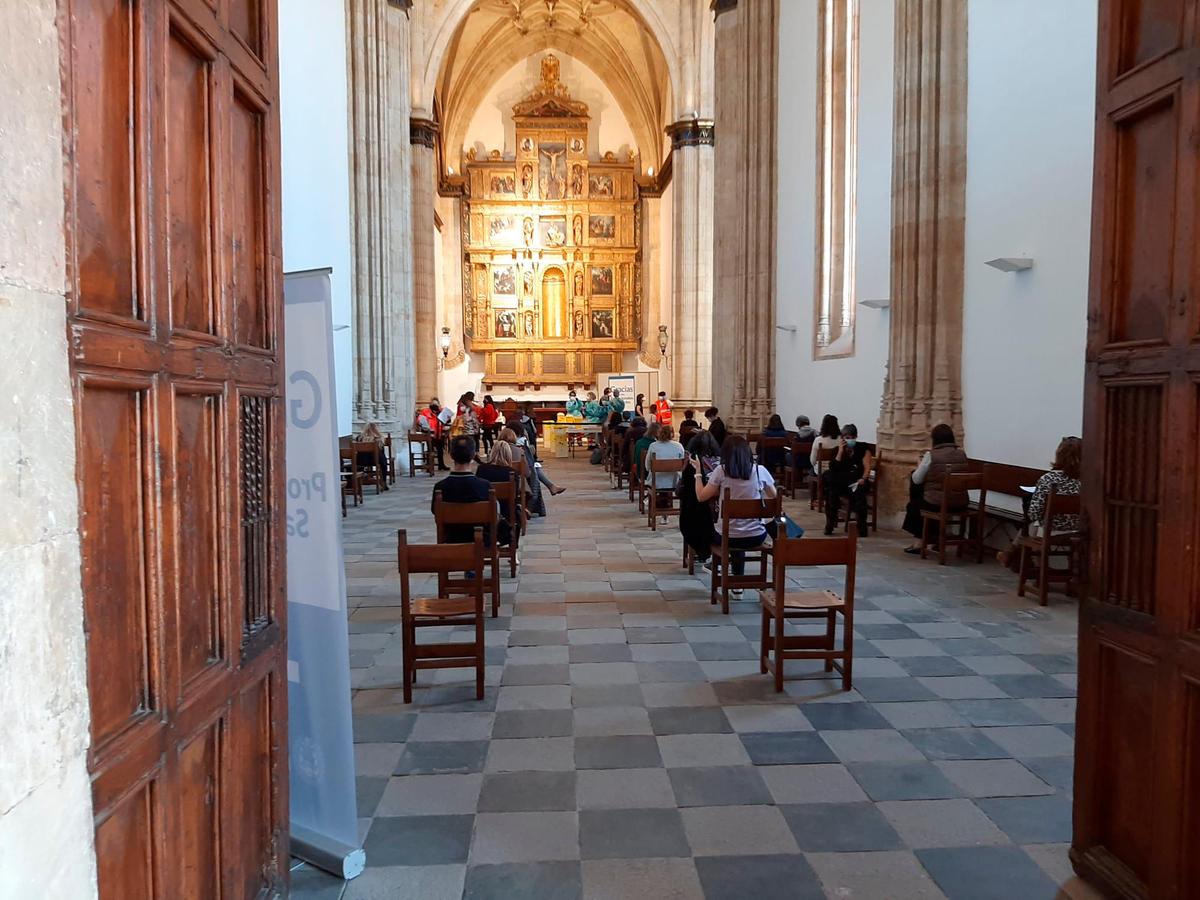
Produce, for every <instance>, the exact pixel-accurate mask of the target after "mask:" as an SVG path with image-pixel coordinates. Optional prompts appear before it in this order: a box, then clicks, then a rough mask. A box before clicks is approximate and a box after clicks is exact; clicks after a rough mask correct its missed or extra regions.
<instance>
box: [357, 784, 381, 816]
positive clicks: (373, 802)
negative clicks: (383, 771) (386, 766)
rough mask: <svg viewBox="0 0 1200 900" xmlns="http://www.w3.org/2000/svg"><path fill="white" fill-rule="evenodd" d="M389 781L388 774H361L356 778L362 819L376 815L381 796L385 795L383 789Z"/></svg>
mask: <svg viewBox="0 0 1200 900" xmlns="http://www.w3.org/2000/svg"><path fill="white" fill-rule="evenodd" d="M387 783H388V776H386V775H359V776H358V777H357V778H355V779H354V788H355V791H354V793H355V802H356V805H357V808H358V817H359V818H360V819H364V818H370V817H371V816H373V815H375V809H376V807H377V806H378V805H379V798H380V797H382V796H383V789H384V788H385V787H387Z"/></svg>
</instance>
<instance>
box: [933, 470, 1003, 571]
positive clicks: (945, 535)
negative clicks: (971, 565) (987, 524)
mask: <svg viewBox="0 0 1200 900" xmlns="http://www.w3.org/2000/svg"><path fill="white" fill-rule="evenodd" d="M967 491H979V504H978V508H976V509H972V508H970V507H963V508H962V509H951V508H950V505H949V504H950V497H951V495H952V494H965V493H966V492H967ZM986 511H987V488H986V487H985V486H984V483H983V473H982V472H949V473H947V475H946V480H945V482H943V485H942V505H941V506H940V507H939V508H938V509H923V510H921V559H928V558H929V555H928V551H929V526H930V525H931V524H933V523H937V526H938V564H939V565H943V566H944V565H945V564H946V549H947V548H948V547H957V548H958V550H957V553H958V555H959V556H962V550H963V547H973V548H974V550H975V556H976V559H975V561H976V562H983V524H984V516H985V514H986ZM972 523H973V524H974V528H972V527H971V526H972ZM952 526H954V527H957V529H958V533H957V534H954V535H952V534H951V533H950V529H951V527H952Z"/></svg>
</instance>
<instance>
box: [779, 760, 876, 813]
mask: <svg viewBox="0 0 1200 900" xmlns="http://www.w3.org/2000/svg"><path fill="white" fill-rule="evenodd" d="M757 768H758V771H759V773H760V774H761V775H762V778H763V781H764V782H765V783H766V785H767V790H769V791H770V792H771V796H772V798H773V799H774V800H775V802H776V803H777V804H779V805H783V804H786V803H806V804H812V803H860V802H864V801H866V800H867V795H866V794H865V793H864V792H863V789H862V788H861V787H859V784H858V782H857V781H855V780H854V776H853V775H851V774H850V772H849V770H847V769H846V767H845V766H843V765H840V764H838V763H828V764H824V765H812V766H759V767H757Z"/></svg>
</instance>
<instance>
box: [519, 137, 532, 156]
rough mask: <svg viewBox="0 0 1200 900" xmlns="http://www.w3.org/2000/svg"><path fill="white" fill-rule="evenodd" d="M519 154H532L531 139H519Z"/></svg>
mask: <svg viewBox="0 0 1200 900" xmlns="http://www.w3.org/2000/svg"><path fill="white" fill-rule="evenodd" d="M521 152H522V153H532V152H533V138H531V137H526V138H521Z"/></svg>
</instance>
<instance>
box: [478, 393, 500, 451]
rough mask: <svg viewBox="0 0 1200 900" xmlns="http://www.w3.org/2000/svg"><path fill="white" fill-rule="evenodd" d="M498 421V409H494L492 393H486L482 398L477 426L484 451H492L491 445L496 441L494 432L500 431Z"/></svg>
mask: <svg viewBox="0 0 1200 900" xmlns="http://www.w3.org/2000/svg"><path fill="white" fill-rule="evenodd" d="M499 422H500V410H498V409H496V404H495V401H493V400H492V395H491V394H488V395H487V396H485V397H484V398H483V409H481V410H480V411H479V428H480V433H481V434H482V436H483V450H484V452H485V453H490V452H491V451H492V445H493V444H495V442H496V434H497V433H498V432H499V431H500V425H499Z"/></svg>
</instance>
